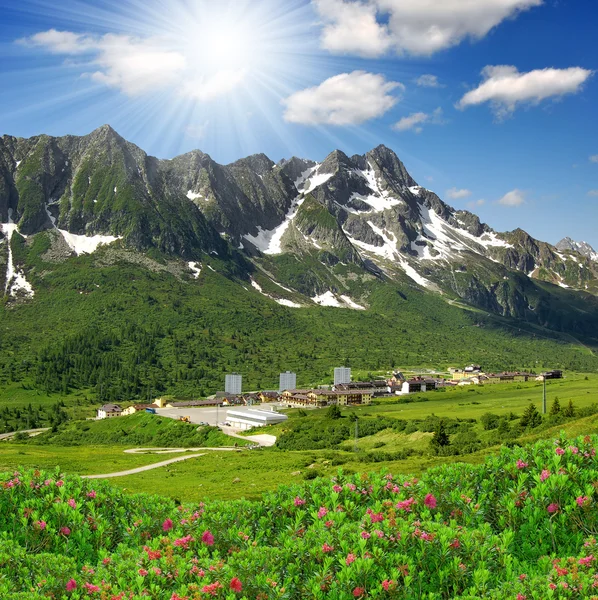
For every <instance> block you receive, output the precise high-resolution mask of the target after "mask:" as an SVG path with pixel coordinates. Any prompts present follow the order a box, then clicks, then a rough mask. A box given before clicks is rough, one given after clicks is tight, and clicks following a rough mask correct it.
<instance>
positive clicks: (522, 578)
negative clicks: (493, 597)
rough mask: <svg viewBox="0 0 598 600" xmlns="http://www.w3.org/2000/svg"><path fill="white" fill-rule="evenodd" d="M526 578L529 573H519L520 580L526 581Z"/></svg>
mask: <svg viewBox="0 0 598 600" xmlns="http://www.w3.org/2000/svg"><path fill="white" fill-rule="evenodd" d="M525 579H527V575H526V574H525V573H521V575H519V581H524V580H525Z"/></svg>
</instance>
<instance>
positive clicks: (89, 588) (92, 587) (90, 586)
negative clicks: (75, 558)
mask: <svg viewBox="0 0 598 600" xmlns="http://www.w3.org/2000/svg"><path fill="white" fill-rule="evenodd" d="M84 585H85V589H86V590H87V593H88V594H93V593H94V592H99V591H100V588H99V587H98V586H97V585H93V583H85V584H84Z"/></svg>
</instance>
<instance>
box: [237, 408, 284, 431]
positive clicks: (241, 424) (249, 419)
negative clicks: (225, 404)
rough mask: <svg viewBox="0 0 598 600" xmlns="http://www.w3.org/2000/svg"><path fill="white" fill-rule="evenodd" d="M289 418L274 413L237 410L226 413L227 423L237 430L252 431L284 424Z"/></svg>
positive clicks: (244, 409) (249, 409) (246, 409)
mask: <svg viewBox="0 0 598 600" xmlns="http://www.w3.org/2000/svg"><path fill="white" fill-rule="evenodd" d="M288 418H289V417H288V416H287V415H282V414H280V413H277V412H274V411H267V410H257V409H251V408H235V409H232V410H228V411H227V412H226V421H227V423H230V426H231V427H234V428H235V429H251V428H252V427H265V426H266V425H277V424H278V423H283V422H284V421H286V420H287V419H288Z"/></svg>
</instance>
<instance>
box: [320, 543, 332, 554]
mask: <svg viewBox="0 0 598 600" xmlns="http://www.w3.org/2000/svg"><path fill="white" fill-rule="evenodd" d="M333 550H334V546H330V545H329V544H324V545H323V546H322V552H332V551H333Z"/></svg>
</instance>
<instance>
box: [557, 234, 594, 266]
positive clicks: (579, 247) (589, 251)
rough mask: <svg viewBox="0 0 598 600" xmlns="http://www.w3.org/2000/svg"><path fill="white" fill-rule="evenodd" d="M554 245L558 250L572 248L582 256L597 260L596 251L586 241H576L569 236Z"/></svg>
mask: <svg viewBox="0 0 598 600" xmlns="http://www.w3.org/2000/svg"><path fill="white" fill-rule="evenodd" d="M556 247H557V248H558V249H559V250H572V251H573V252H578V253H579V254H581V255H582V256H587V257H588V258H589V259H590V260H594V261H598V252H596V250H594V248H592V246H590V244H588V243H587V242H576V241H575V240H572V239H571V238H570V237H566V238H564V239H562V240H561V241H560V242H559V243H558V244H557V245H556Z"/></svg>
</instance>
